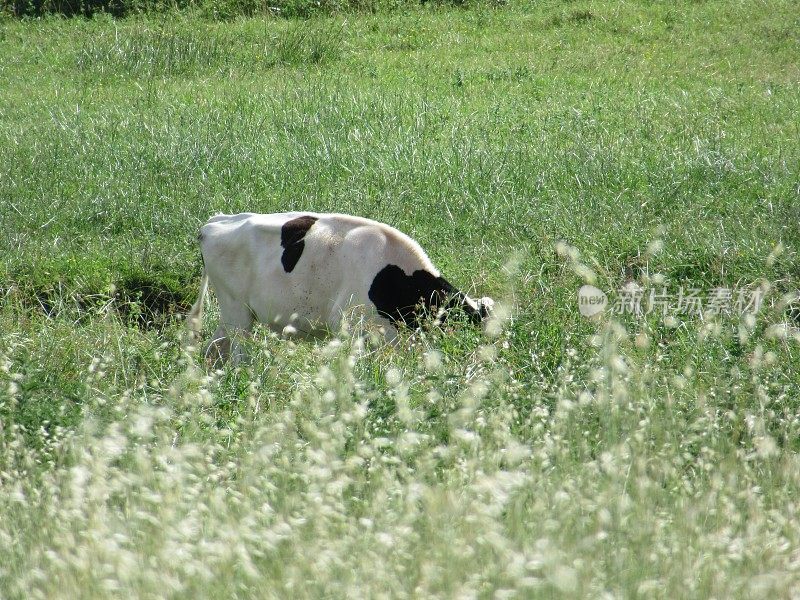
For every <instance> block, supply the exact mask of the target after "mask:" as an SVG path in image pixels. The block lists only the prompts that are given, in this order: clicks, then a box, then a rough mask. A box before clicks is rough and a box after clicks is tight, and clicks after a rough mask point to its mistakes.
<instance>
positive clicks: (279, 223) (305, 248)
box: [201, 212, 438, 330]
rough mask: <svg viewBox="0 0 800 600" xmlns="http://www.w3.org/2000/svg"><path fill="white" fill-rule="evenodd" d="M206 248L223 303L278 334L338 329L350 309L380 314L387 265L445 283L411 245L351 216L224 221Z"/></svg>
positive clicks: (206, 237)
mask: <svg viewBox="0 0 800 600" xmlns="http://www.w3.org/2000/svg"><path fill="white" fill-rule="evenodd" d="M201 247H202V251H203V258H204V261H205V265H206V271H207V273H208V276H209V280H210V282H211V285H212V287H213V288H214V290H215V292H216V293H217V295H218V296H219V297H220V302H221V303H225V302H234V301H239V302H244V303H245V304H246V306H247V307H248V309H249V310H250V311H252V313H253V315H254V316H255V317H256V318H257V319H258V320H259V321H261V322H264V323H266V324H268V325H269V326H270V327H272V328H273V329H275V330H282V329H283V327H285V326H286V325H289V324H292V325H295V326H299V328H300V329H301V330H302V329H303V328H304V327H310V325H307V324H310V323H315V322H321V323H322V324H323V325H325V326H327V327H336V326H338V321H339V319H340V318H341V313H342V311H343V310H345V309H346V307H347V306H348V305H351V304H352V305H364V306H367V307H368V308H370V309H374V307H373V306H372V304H371V302H370V299H369V290H370V286H371V285H372V283H373V280H374V278H375V276H376V274H377V273H378V272H379V271H380V270H381V269H382V268H384V267H385V266H386V265H387V264H395V265H397V266H399V267H400V268H401V269H403V270H404V271H406V272H407V273H412V272H414V271H415V270H418V269H426V270H430V271H431V272H432V273H433V274H435V275H437V276H438V272H437V271H436V270H435V268H434V267H433V265H432V264H431V262H430V260H429V259H428V257H427V255H426V254H425V253H424V252H423V251H422V249H421V248H420V247H419V245H418V244H417V243H416V242H414V241H413V240H412V239H411V238H409V237H408V236H405V235H404V234H402V233H401V232H399V231H397V230H396V229H394V228H392V227H389V226H388V225H384V224H382V223H378V222H376V221H371V220H369V219H364V218H360V217H353V216H350V215H341V214H327V213H311V212H288V213H274V214H254V213H242V214H239V215H217V216H215V217H213V218H211V219H210V220H209V222H208V223H207V224H206V225H204V226H203V228H202V229H201ZM293 315H296V317H297V318H296V319H295V320H293V319H292V317H293ZM298 324H299V325H298Z"/></svg>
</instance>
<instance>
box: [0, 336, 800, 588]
mask: <svg viewBox="0 0 800 600" xmlns="http://www.w3.org/2000/svg"><path fill="white" fill-rule="evenodd" d="M720 325H721V330H726V329H727V328H728V327H727V325H725V326H722V324H720ZM111 326H113V323H112V324H111ZM504 327H507V322H502V323H497V325H496V326H495V325H491V324H490V326H489V327H488V328H487V330H488V331H489V332H490V335H489V337H485V338H484V339H483V341H481V342H479V343H478V344H477V345H473V346H472V349H471V350H469V351H468V352H467V354H466V355H465V356H464V357H463V359H461V360H454V359H453V358H452V357H450V356H448V355H447V354H443V353H442V352H441V351H440V350H439V348H440V347H441V345H440V342H441V340H439V339H437V335H439V334H436V333H435V332H431V333H429V334H428V336H423V338H421V339H416V341H413V342H412V341H411V340H407V341H406V342H404V343H405V344H411V346H410V347H409V350H410V351H408V352H406V353H403V354H400V355H398V354H397V353H395V352H392V351H385V350H380V349H377V350H376V348H375V347H374V346H373V345H372V344H371V342H370V340H369V338H359V337H357V336H355V337H354V336H351V335H348V334H346V333H345V334H343V336H341V337H338V338H336V339H334V340H333V341H331V342H329V343H327V344H323V345H319V346H316V347H308V346H306V345H299V346H298V345H295V344H294V343H292V342H289V341H282V340H278V339H276V338H274V336H259V337H258V339H259V340H260V341H258V342H256V345H257V350H258V352H257V353H255V354H254V358H253V359H252V362H251V364H250V365H249V366H248V367H247V368H246V369H244V370H238V371H230V372H229V371H216V372H207V371H206V370H205V368H204V367H203V366H202V364H198V363H197V355H196V352H195V351H193V350H192V349H191V348H189V349H183V350H182V349H181V347H180V345H179V344H178V342H177V340H174V341H173V342H171V343H169V344H168V345H167V347H165V348H162V350H161V352H166V354H167V355H168V356H170V357H172V358H171V359H170V360H175V368H174V369H172V373H171V374H165V375H163V376H159V375H155V376H153V377H152V379H151V380H150V381H147V382H141V383H140V384H129V383H126V382H125V381H124V379H122V378H121V375H122V373H123V371H124V370H125V369H126V367H127V365H126V361H125V359H124V357H123V356H122V355H119V354H116V355H115V350H114V349H113V345H114V344H113V343H109V342H106V345H107V348H106V349H101V353H100V354H98V355H96V356H95V357H94V358H93V359H91V360H90V361H88V363H85V364H83V365H82V367H81V375H80V379H81V381H82V382H83V386H84V387H83V389H82V391H81V392H80V395H81V396H82V405H83V416H82V417H81V419H80V422H79V424H78V425H77V427H74V428H69V429H64V428H57V429H55V430H45V429H43V430H42V431H41V432H39V433H36V434H35V435H37V436H40V439H41V441H42V444H41V445H40V446H39V447H38V448H36V449H35V448H34V446H32V445H31V444H30V442H29V440H28V439H27V438H28V437H29V434H30V432H28V434H25V433H24V432H22V431H21V430H20V427H19V426H18V425H15V424H14V420H13V419H12V420H11V421H10V422H9V421H8V420H4V421H3V425H2V430H1V431H0V444H1V445H2V446H1V447H0V461H2V462H0V474H1V476H2V480H0V481H1V483H2V486H3V489H4V490H5V493H4V494H2V495H0V514H2V515H3V519H2V520H1V521H0V541H2V543H0V565H2V568H0V590H3V591H4V596H7V597H28V598H54V597H64V596H65V595H66V596H69V597H107V596H109V595H110V596H115V597H117V596H118V597H129V596H136V597H147V596H159V597H160V596H164V595H169V596H177V597H201V598H213V597H218V596H219V595H220V594H223V595H224V594H230V593H233V592H234V591H235V593H237V594H242V595H253V594H256V595H260V596H265V597H276V598H280V597H286V596H287V595H289V596H292V597H299V598H304V597H309V598H311V597H320V596H326V597H374V596H380V595H389V596H391V597H420V596H424V597H442V598H450V597H454V596H458V597H474V596H481V597H483V596H487V597H534V598H535V597H552V596H553V595H568V596H601V595H609V596H634V595H636V596H646V597H650V596H657V597H729V598H733V597H741V598H754V597H764V598H767V597H776V596H779V597H780V596H786V595H789V594H790V593H791V591H792V590H793V589H795V588H796V586H797V585H798V579H800V572H798V563H797V554H796V552H797V548H798V541H800V529H798V525H797V522H796V520H795V519H792V518H791V517H790V515H791V514H792V512H793V510H794V506H795V502H796V496H797V493H798V491H799V490H798V484H800V463H798V461H797V460H796V454H795V453H794V452H792V451H789V448H790V447H792V445H793V444H794V442H793V440H796V439H797V433H798V421H797V418H796V415H795V412H794V411H792V410H787V409H786V408H787V405H786V403H787V402H791V395H792V393H793V392H792V391H791V390H792V389H793V388H791V387H788V386H787V385H786V383H783V384H780V385H776V384H777V383H779V382H781V381H785V380H784V379H783V376H782V374H781V371H780V363H781V362H782V361H783V360H784V357H783V353H784V352H787V351H788V352H795V351H796V343H797V341H800V339H795V340H794V341H792V340H791V339H785V340H784V341H781V340H778V345H777V346H776V340H775V339H774V335H772V334H769V335H766V334H756V335H752V334H750V333H748V331H749V330H747V329H745V333H744V339H743V343H745V344H746V345H747V347H748V348H752V349H753V351H752V353H750V356H749V358H748V360H747V361H743V362H741V363H737V365H736V367H735V368H736V370H737V373H736V374H735V375H733V376H730V375H728V374H725V376H724V377H723V376H722V375H723V370H720V371H719V372H718V374H719V375H720V376H721V377H720V378H719V379H718V380H716V381H715V382H714V383H713V384H711V385H708V384H707V383H703V378H702V376H701V374H700V373H696V372H693V371H691V370H690V368H689V367H688V366H686V367H681V368H671V367H664V366H656V365H657V364H658V358H657V357H658V355H659V353H660V352H661V350H660V349H654V350H651V351H649V352H646V353H645V354H644V355H642V354H641V349H642V348H643V347H646V344H645V343H644V342H643V341H642V339H641V334H640V337H639V338H637V343H635V344H634V343H633V341H632V340H631V339H630V334H629V333H628V331H627V330H626V328H625V326H624V325H623V324H621V323H619V322H616V321H614V320H605V322H604V323H603V324H602V325H601V326H599V327H598V332H597V335H596V336H595V338H594V339H593V340H592V344H593V346H594V348H595V349H594V350H592V351H591V352H589V353H588V354H587V355H585V358H584V359H583V360H585V364H577V363H572V362H571V361H569V360H568V361H567V362H565V364H564V365H563V367H562V368H561V370H560V373H559V377H558V379H557V380H556V381H555V384H556V385H555V386H554V387H552V388H550V387H539V386H535V385H534V386H531V385H524V384H523V382H522V381H521V380H520V379H519V378H518V377H517V376H516V374H515V369H514V366H513V365H512V364H509V363H508V361H507V359H506V358H504V351H503V345H504V344H503V341H504V340H505V339H507V338H506V337H505V335H504V334H503V333H502V331H503V328H504ZM498 334H499V335H498ZM698 334H699V332H698ZM431 335H432V336H433V337H430V336H431ZM719 336H722V337H724V336H725V334H723V333H717V334H713V333H712V334H711V335H710V337H709V336H708V335H706V336H705V338H704V339H705V342H704V343H705V344H706V345H712V346H713V345H714V344H715V343H716V341H715V339H714V338H715V337H719ZM418 337H419V336H417V338H418ZM699 337H702V336H699ZM796 337H797V336H796ZM128 338H129V334H123V338H122V339H123V340H125V342H126V344H127V342H128ZM2 340H3V346H2V356H1V357H0V369H1V372H2V374H0V385H1V386H2V387H1V388H0V409H2V410H3V411H4V412H5V413H6V414H8V411H9V410H10V411H12V412H13V411H14V410H15V406H16V405H17V404H18V403H20V402H24V401H25V400H24V395H23V394H22V391H21V390H22V388H23V387H24V386H25V384H26V376H25V374H24V373H23V372H21V371H20V370H19V369H20V368H24V363H23V364H21V363H19V362H18V361H17V360H15V359H13V358H11V356H13V355H15V354H16V353H17V352H18V349H19V347H20V346H24V345H26V344H30V339H27V338H26V337H25V336H8V335H6V336H4V337H3V338H2ZM784 343H785V344H789V345H790V346H791V347H792V349H791V350H789V347H786V349H783V350H782V349H781V347H782V344H784ZM568 354H569V355H571V356H577V354H576V353H575V352H574V351H572V350H571V351H570V352H568ZM581 354H582V355H583V353H581ZM87 358H88V355H87ZM653 360H655V361H656V362H653ZM375 373H380V377H379V378H376V377H375V375H374V374H375ZM541 385H543V386H544V385H546V383H545V382H541ZM522 407H526V408H525V409H522Z"/></svg>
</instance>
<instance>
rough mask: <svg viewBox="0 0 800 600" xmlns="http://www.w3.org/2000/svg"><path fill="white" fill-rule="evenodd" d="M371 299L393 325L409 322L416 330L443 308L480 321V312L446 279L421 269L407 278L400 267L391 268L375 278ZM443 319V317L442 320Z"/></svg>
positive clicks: (389, 266)
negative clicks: (426, 314)
mask: <svg viewBox="0 0 800 600" xmlns="http://www.w3.org/2000/svg"><path fill="white" fill-rule="evenodd" d="M369 299H370V300H372V303H373V304H374V305H375V308H377V310H378V314H379V315H381V316H382V317H386V318H387V319H389V320H390V321H392V323H394V324H398V323H405V324H406V325H408V326H409V327H412V328H414V329H416V328H417V327H419V325H420V324H421V323H420V320H421V317H422V316H423V315H424V314H425V313H426V312H428V313H435V312H437V311H438V310H439V309H440V308H444V309H450V308H454V307H456V306H460V307H461V308H462V309H463V310H464V312H466V313H467V315H468V316H469V317H470V320H472V321H473V322H476V323H477V322H480V320H481V319H480V315H479V313H478V311H476V310H475V309H473V308H472V307H471V306H470V305H469V304H468V303H467V302H465V296H464V294H463V293H461V292H459V291H458V290H457V289H456V288H454V287H453V286H452V285H450V283H449V282H448V281H447V280H446V279H444V278H443V277H435V276H434V275H433V274H431V273H429V272H428V271H425V270H422V269H419V270H417V271H414V273H412V274H411V275H406V274H405V272H404V271H403V269H401V268H400V267H398V266H397V265H387V266H385V267H384V268H383V269H381V270H380V272H379V273H378V274H377V275H375V279H373V280H372V285H371V286H370V288H369ZM442 320H443V318H442Z"/></svg>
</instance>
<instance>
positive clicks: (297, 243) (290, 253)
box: [281, 215, 317, 273]
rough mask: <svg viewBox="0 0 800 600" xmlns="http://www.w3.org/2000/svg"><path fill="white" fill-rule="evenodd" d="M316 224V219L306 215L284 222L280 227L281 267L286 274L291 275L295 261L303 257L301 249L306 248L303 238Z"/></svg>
mask: <svg viewBox="0 0 800 600" xmlns="http://www.w3.org/2000/svg"><path fill="white" fill-rule="evenodd" d="M316 222H317V217H312V216H308V215H307V216H303V217H297V218H296V219H292V220H291V221H286V223H284V224H283V227H281V246H283V255H282V256H281V264H282V265H283V270H284V271H286V272H287V273H291V272H292V271H293V270H294V268H295V266H296V265H297V261H298V260H300V257H301V256H302V255H303V248H305V246H306V243H305V242H304V241H303V238H305V237H306V233H308V230H309V229H311V226H312V225H314V223H316Z"/></svg>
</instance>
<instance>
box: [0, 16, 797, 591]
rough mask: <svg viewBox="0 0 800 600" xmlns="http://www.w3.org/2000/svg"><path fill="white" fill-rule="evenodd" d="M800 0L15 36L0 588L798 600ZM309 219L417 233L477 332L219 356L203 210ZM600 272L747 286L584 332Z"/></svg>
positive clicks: (6, 152) (137, 21) (109, 28)
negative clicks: (207, 283)
mask: <svg viewBox="0 0 800 600" xmlns="http://www.w3.org/2000/svg"><path fill="white" fill-rule="evenodd" d="M795 13H796V10H795V7H794V5H793V4H792V3H791V2H773V1H770V2H767V3H764V4H758V5H756V4H752V3H744V2H706V3H689V2H686V3H684V2H679V3H670V4H660V3H643V2H642V3H640V2H635V3H625V4H620V3H614V2H599V1H597V2H565V3H560V2H537V3H530V4H512V5H510V6H507V7H503V8H497V9H487V8H485V7H481V6H472V7H469V8H466V9H463V8H462V9H457V8H451V9H442V8H426V7H420V8H417V9H413V10H407V11H405V12H402V13H401V12H390V13H386V14H374V15H371V14H349V15H346V16H345V15H340V16H334V17H326V18H314V19H310V20H307V21H290V20H276V19H268V18H267V19H264V18H251V19H239V20H234V21H230V22H217V21H209V20H205V19H203V18H202V17H201V16H198V15H192V14H190V13H177V14H173V13H169V14H162V15H150V16H139V17H133V18H130V19H125V20H112V19H110V18H95V19H91V20H79V19H74V20H63V19H43V20H37V21H34V20H30V21H12V20H0V57H2V60H0V231H3V232H5V235H3V236H0V596H2V597H9V598H17V597H19V598H22V597H34V598H36V597H41V598H55V597H64V596H65V595H66V596H70V597H108V596H114V597H116V596H119V597H131V596H137V597H148V596H152V597H156V596H158V597H161V596H174V597H219V596H230V595H234V594H235V595H240V596H247V597H252V596H265V597H278V598H281V597H311V598H316V597H328V596H330V597H376V596H379V595H381V594H385V595H388V596H389V597H406V596H417V597H453V596H457V595H458V594H463V595H470V594H473V595H476V596H478V597H498V598H502V597H526V598H527V597H537V598H538V597H560V596H567V597H573V596H584V597H598V596H601V595H602V594H604V593H606V594H610V595H613V596H623V597H639V596H641V597H666V598H674V597H712V596H713V597H718V598H722V597H742V598H753V597H782V596H787V595H789V594H790V593H791V592H792V590H794V589H796V587H797V585H798V579H800V576H799V575H798V569H797V560H796V556H797V552H798V548H799V547H800V529H798V526H797V523H796V522H795V520H794V519H792V515H793V514H794V512H795V508H796V506H795V504H796V497H797V492H798V482H800V470H798V464H797V458H796V456H797V455H796V452H797V451H798V449H800V447H799V446H800V445H799V444H798V439H800V438H798V433H800V422H799V421H798V419H797V416H796V415H797V414H798V409H799V408H800V404H799V403H798V392H797V389H798V374H799V373H800V358H799V357H798V345H797V342H798V333H797V328H798V326H799V325H800V318H799V317H798V307H797V302H796V295H797V290H798V285H799V280H800V259H799V258H798V255H797V251H798V248H799V247H800V208H798V207H800V187H798V182H800V146H798V143H797V140H798V139H800V127H798V122H797V114H800V91H798V90H800V87H798V83H799V82H800V68H799V67H798V56H800V38H798V35H797V31H798V30H800V27H798V25H800V22H799V21H798V17H797V15H796V14H795ZM304 209H307V210H315V211H337V212H347V213H354V214H359V215H363V216H367V217H371V218H375V219H378V220H382V221H385V222H387V223H390V224H392V225H394V226H396V227H398V228H400V229H401V230H403V231H405V232H407V233H409V234H411V235H413V236H414V237H415V238H416V239H418V240H419V241H420V243H421V244H422V246H423V247H424V248H425V249H426V250H427V251H428V253H429V254H430V255H431V257H432V259H433V260H434V262H435V263H436V264H437V265H438V266H439V268H440V269H441V270H442V272H443V274H444V275H445V276H446V277H447V278H448V279H449V280H450V281H452V282H453V283H454V284H456V285H457V286H459V287H462V288H464V289H465V290H467V291H468V292H474V293H475V294H477V295H485V294H487V295H492V296H494V297H496V298H497V299H498V300H500V301H501V303H502V304H503V306H504V307H505V308H506V311H505V312H504V313H503V314H504V316H503V318H502V319H498V322H497V323H496V325H497V330H495V331H490V332H488V333H483V332H481V331H479V330H476V329H473V328H470V327H468V326H462V327H458V326H453V327H450V328H448V330H447V331H445V332H438V331H432V332H428V333H427V334H425V335H422V336H421V335H419V334H418V335H416V336H409V337H410V339H408V340H404V341H403V343H402V344H401V347H400V348H398V349H386V348H380V347H375V345H374V344H372V343H370V342H369V340H367V341H366V343H365V342H362V341H359V339H358V336H356V335H355V334H353V333H350V334H344V335H343V336H341V339H340V342H341V343H340V345H338V346H337V345H336V344H333V345H327V344H325V343H316V344H314V343H293V342H287V341H285V340H279V339H277V338H275V337H274V336H270V335H267V334H266V333H265V332H263V331H259V332H258V333H257V335H256V339H255V341H254V342H253V347H252V348H251V353H250V354H251V356H252V360H251V362H250V364H249V365H247V366H246V367H244V368H241V369H234V368H226V369H224V370H222V371H219V372H210V371H208V369H207V368H206V367H205V366H204V365H203V364H202V360H201V358H200V356H199V352H198V351H197V350H191V349H190V350H186V349H185V348H184V347H183V346H182V343H181V340H182V331H181V327H182V323H181V321H180V318H179V316H180V315H181V314H183V313H185V312H186V310H187V309H188V307H189V306H190V305H191V303H192V302H193V301H194V299H195V296H196V293H197V288H198V283H199V275H200V258H199V253H198V249H197V244H196V233H197V229H198V227H199V225H200V224H201V223H202V222H204V221H205V220H206V219H207V218H208V216H210V215H211V214H213V213H214V212H218V211H221V212H237V211H244V210H247V211H257V212H271V211H280V210H304ZM590 280H591V281H593V282H594V284H595V285H596V286H597V287H599V288H601V289H602V290H604V291H606V292H607V293H608V295H609V298H611V299H612V300H613V299H614V298H615V297H617V296H618V293H617V291H618V290H619V289H620V288H621V287H622V286H623V285H624V284H626V283H627V282H629V281H637V282H638V283H640V284H642V285H644V286H645V287H647V288H649V289H660V288H661V285H662V283H661V282H662V281H665V282H666V283H665V284H664V285H667V286H668V288H669V290H670V291H671V293H673V294H677V290H678V288H679V287H681V286H683V287H684V288H690V287H694V288H700V289H701V290H704V291H705V292H710V291H711V290H713V289H714V288H718V287H726V288H731V289H747V290H750V291H752V290H754V289H756V288H757V287H758V286H761V289H763V290H765V302H764V307H763V309H762V310H761V311H760V312H759V313H758V314H757V315H755V316H754V317H752V318H751V317H740V316H739V315H730V316H728V315H724V316H722V317H712V316H709V315H706V317H705V318H704V319H700V318H699V317H687V316H685V315H678V318H677V319H675V320H667V322H664V321H663V320H661V319H659V318H658V316H657V315H649V316H647V317H641V318H637V317H632V316H629V315H628V316H624V317H622V318H619V319H615V318H612V316H611V315H609V314H608V313H605V314H604V315H603V316H602V317H600V318H599V319H596V320H589V319H586V318H584V317H582V316H581V315H580V314H579V312H578V310H577V309H578V305H577V301H576V293H577V290H578V288H579V287H580V286H581V285H583V284H584V283H585V282H587V281H590ZM213 321H214V312H213V310H212V311H211V316H210V318H209V322H208V324H207V330H208V331H209V332H210V330H211V328H212V327H213ZM376 565H381V566H380V568H378V567H376Z"/></svg>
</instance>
